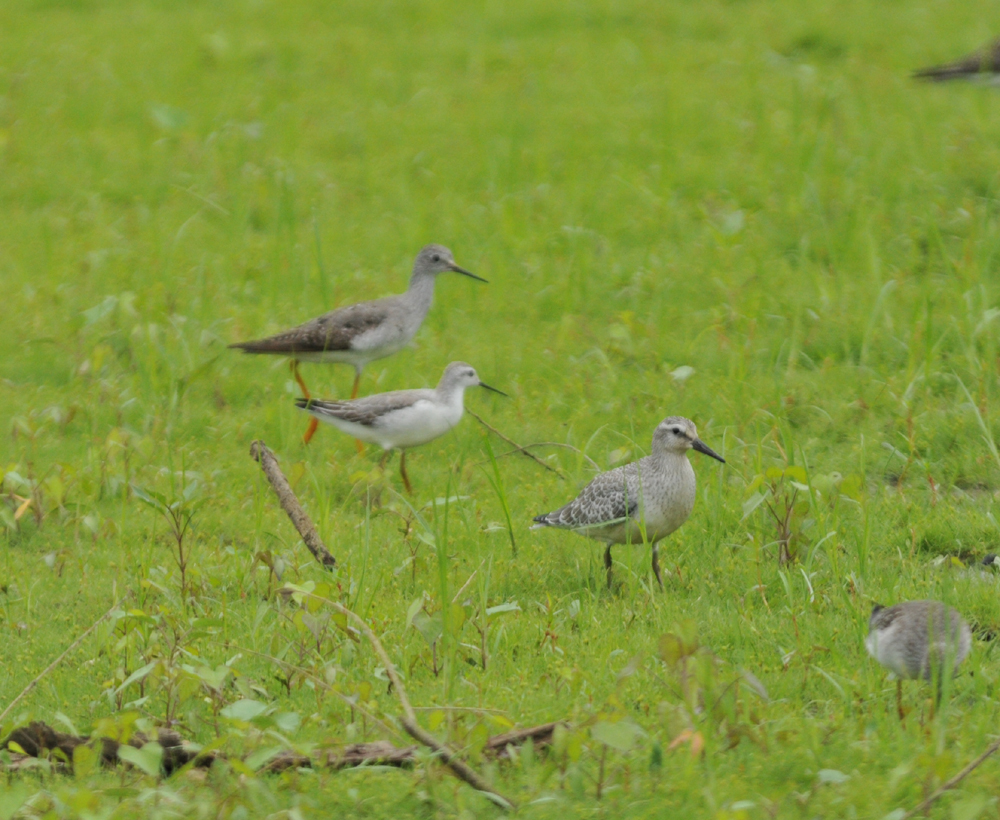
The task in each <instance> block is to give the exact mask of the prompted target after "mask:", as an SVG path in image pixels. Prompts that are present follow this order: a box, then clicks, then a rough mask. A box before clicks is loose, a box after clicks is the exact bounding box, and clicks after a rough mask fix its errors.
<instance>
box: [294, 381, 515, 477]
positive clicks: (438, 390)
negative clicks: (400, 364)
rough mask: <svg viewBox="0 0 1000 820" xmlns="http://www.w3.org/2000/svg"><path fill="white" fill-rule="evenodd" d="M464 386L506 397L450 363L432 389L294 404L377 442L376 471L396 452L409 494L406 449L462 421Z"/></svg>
mask: <svg viewBox="0 0 1000 820" xmlns="http://www.w3.org/2000/svg"><path fill="white" fill-rule="evenodd" d="M467 387H485V388H486V389H487V390H492V391H493V392H494V393H499V394H500V395H501V396H506V395H507V394H506V393H503V392H501V391H500V390H497V389H496V388H495V387H490V386H489V385H488V384H485V383H484V382H482V381H480V379H479V376H478V375H477V374H476V371H475V369H474V368H473V367H472V366H471V365H468V364H466V363H465V362H452V363H451V364H449V365H448V366H447V367H446V368H445V369H444V375H442V376H441V381H439V382H438V385H437V387H435V388H434V389H429V388H428V389H422V390H395V391H393V392H391V393H376V394H375V395H373V396H365V397H363V398H360V399H351V400H349V401H322V400H320V399H296V400H295V405H296V406H297V407H298V408H300V409H301V410H305V411H306V412H308V413H311V414H312V415H313V417H314V418H316V419H318V420H320V421H325V422H326V423H327V424H332V425H333V426H334V427H336V428H337V429H338V430H340V431H341V432H344V433H347V434H348V435H350V436H354V438H356V439H359V440H361V441H366V442H368V443H369V444H377V445H378V446H379V447H381V448H382V449H383V450H385V452H384V453H383V454H382V460H381V461H380V462H379V467H384V466H385V460H386V458H388V456H389V453H390V452H391V451H392V450H399V451H400V457H399V473H400V475H401V476H402V477H403V484H404V486H405V487H406V491H407V492H408V493H412V492H413V487H412V486H411V485H410V478H409V476H407V474H406V451H407V450H408V449H410V448H411V447H419V446H420V445H421V444H426V443H427V442H429V441H433V440H434V439H436V438H438V437H439V436H443V435H444V434H445V433H447V432H448V431H449V430H451V428H452V427H454V426H455V425H456V424H458V423H459V422H460V421H461V420H462V414H463V413H464V411H465V407H464V404H463V397H464V393H465V388H467Z"/></svg>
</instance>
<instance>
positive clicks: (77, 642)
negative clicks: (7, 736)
mask: <svg viewBox="0 0 1000 820" xmlns="http://www.w3.org/2000/svg"><path fill="white" fill-rule="evenodd" d="M116 609H118V604H117V603H116V604H115V605H114V606H113V607H111V609H109V610H108V611H107V612H105V613H104V614H103V615H102V616H101V617H100V618H98V619H97V620H96V621H94V622H93V623H92V624H91V625H90V626H89V627H88V628H87V630H86V631H85V632H84V633H83V634H82V635H81V636H80V637H79V638H77V639H76V640H75V641H73V643H71V644H70V645H69V646H68V647H67V649H66V651H65V652H63V653H62V654H61V655H60V656H59V657H58V658H56V659H55V660H54V661H52V663H50V664H49V665H48V666H46V667H45V669H43V670H42V671H41V672H39V673H38V675H37V676H36V677H35V679H34V680H33V681H32V682H31V683H29V684H28V685H27V686H25V687H24V689H22V690H21V694H19V695H18V696H17V697H16V698H14V700H12V701H11V702H10V703H8V704H7V708H6V709H4V710H3V712H0V725H3V719H4V718H5V717H7V715H8V714H10V711H11V709H13V708H14V707H15V706H17V704H18V703H19V702H20V701H21V698H23V697H24V696H25V695H27V694H28V693H29V692H30V691H31V690H32V689H34V688H35V687H36V686H37V685H38V682H39V681H40V680H41V679H42V678H44V677H45V676H46V675H47V674H49V672H51V671H52V670H53V669H55V668H56V667H57V666H58V665H59V664H60V663H62V662H63V659H64V658H65V657H66V656H67V655H69V654H70V653H71V652H72V651H73V650H74V649H76V648H77V647H78V646H79V645H80V644H81V643H83V642H84V640H85V639H86V637H87V636H88V635H89V634H90V633H91V632H93V631H94V630H95V629H97V627H98V626H100V625H101V623H103V622H104V620H105V619H107V618H108V617H110V616H111V613H113V612H114V611H115V610H116Z"/></svg>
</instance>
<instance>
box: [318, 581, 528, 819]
mask: <svg viewBox="0 0 1000 820" xmlns="http://www.w3.org/2000/svg"><path fill="white" fill-rule="evenodd" d="M302 594H304V595H306V596H307V597H309V598H312V599H314V600H316V601H322V602H323V603H325V604H327V605H329V606H332V607H333V608H334V609H335V610H337V612H339V613H341V614H342V615H344V616H345V617H347V619H348V620H350V621H353V622H354V623H355V625H356V626H357V627H358V629H359V630H360V631H361V632H362V633H363V634H364V636H365V637H366V638H367V639H368V642H369V643H370V644H371V645H372V648H373V649H374V650H375V654H376V655H378V656H379V659H380V660H381V661H382V665H383V667H384V668H385V673H386V675H388V676H389V680H390V681H391V682H392V687H393V690H394V691H395V692H396V697H397V698H399V705H400V706H402V707H403V717H402V718H400V723H401V724H402V726H403V728H404V729H405V730H406V732H407V734H409V735H410V737H412V738H413V739H414V740H419V741H420V742H421V743H423V744H424V745H425V746H427V747H428V748H429V749H432V750H433V751H434V752H436V753H437V755H438V756H439V757H440V758H441V760H442V761H444V763H445V765H446V766H448V768H450V769H451V770H452V771H453V772H454V773H455V775H456V777H458V778H459V779H460V780H464V781H465V782H466V783H468V784H469V785H470V786H472V788H474V789H476V790H477V791H481V792H483V793H484V794H487V795H489V796H490V797H491V798H492V799H493V801H494V802H496V803H497V804H498V805H499V806H501V807H502V808H504V809H508V810H512V809H514V808H516V807H517V804H516V803H514V801H513V800H511V799H510V798H508V797H505V796H504V795H502V794H500V792H498V791H497V790H496V789H494V788H493V787H492V786H490V784H489V783H487V782H486V781H485V780H484V779H483V778H482V776H481V775H480V774H479V772H477V771H476V770H475V769H473V768H472V767H471V766H469V764H468V763H466V762H465V761H464V760H462V759H461V758H460V757H459V756H458V755H457V754H456V753H455V752H454V751H453V750H452V749H451V748H449V747H448V745H447V744H444V743H440V742H439V741H438V739H437V738H436V737H434V735H432V734H431V733H430V732H428V731H427V730H426V729H424V728H423V727H422V726H421V725H420V724H419V723H418V722H417V713H416V712H415V711H414V709H413V706H412V705H411V704H410V699H409V697H407V695H406V689H405V688H404V687H403V681H402V680H401V679H400V677H399V673H398V672H396V666H395V664H393V662H392V661H391V660H390V659H389V655H388V653H387V652H386V651H385V647H384V646H382V642H381V641H380V640H379V639H378V637H377V636H376V635H375V633H374V632H372V630H371V627H370V626H368V623H367V622H366V621H365V620H364V619H363V618H362V617H361V616H360V615H358V614H357V613H355V612H354V611H353V610H350V609H348V608H347V607H346V606H344V605H343V604H340V603H337V601H331V600H330V599H329V598H324V597H323V596H322V595H314V594H313V593H311V592H306V593H302Z"/></svg>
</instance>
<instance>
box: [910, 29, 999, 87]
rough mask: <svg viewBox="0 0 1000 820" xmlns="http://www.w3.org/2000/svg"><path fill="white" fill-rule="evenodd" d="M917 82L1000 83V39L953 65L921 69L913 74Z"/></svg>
mask: <svg viewBox="0 0 1000 820" xmlns="http://www.w3.org/2000/svg"><path fill="white" fill-rule="evenodd" d="M913 76H914V77H915V78H917V79H918V80H932V81H934V82H942V81H944V80H973V81H976V82H983V83H989V84H996V83H1000V39H997V40H994V41H993V42H992V43H989V44H987V45H986V46H984V47H983V48H981V49H979V51H974V52H973V53H972V54H968V55H966V56H965V57H962V58H961V59H958V60H955V62H953V63H945V64H943V65H935V66H931V67H930V68H921V69H920V70H918V71H914V72H913Z"/></svg>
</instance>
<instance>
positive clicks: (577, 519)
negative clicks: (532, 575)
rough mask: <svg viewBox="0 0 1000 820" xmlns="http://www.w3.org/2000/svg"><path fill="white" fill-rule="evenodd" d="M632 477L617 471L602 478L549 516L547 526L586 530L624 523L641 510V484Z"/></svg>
mask: <svg viewBox="0 0 1000 820" xmlns="http://www.w3.org/2000/svg"><path fill="white" fill-rule="evenodd" d="M629 478H630V477H629V476H625V475H623V474H622V473H619V472H618V471H617V470H612V471H611V472H609V473H604V474H603V475H599V476H598V477H597V478H595V479H594V480H593V481H591V482H590V484H588V485H587V486H586V487H584V488H583V491H582V492H581V493H580V495H578V496H577V497H576V498H575V499H573V500H572V501H570V502H569V504H567V505H566V506H565V507H562V508H561V509H558V510H556V511H555V512H552V513H549V515H548V516H546V523H548V524H549V525H551V526H556V527H567V528H571V529H584V528H586V527H597V526H601V525H604V524H613V523H615V522H619V521H624V520H625V519H626V518H629V517H631V516H633V515H635V512H636V510H638V508H639V488H638V483H637V482H632V481H630V480H629ZM633 483H635V486H632V485H633Z"/></svg>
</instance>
